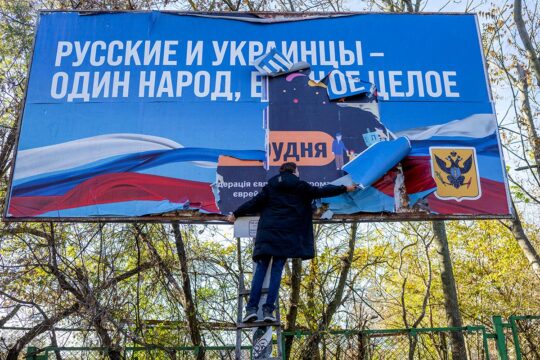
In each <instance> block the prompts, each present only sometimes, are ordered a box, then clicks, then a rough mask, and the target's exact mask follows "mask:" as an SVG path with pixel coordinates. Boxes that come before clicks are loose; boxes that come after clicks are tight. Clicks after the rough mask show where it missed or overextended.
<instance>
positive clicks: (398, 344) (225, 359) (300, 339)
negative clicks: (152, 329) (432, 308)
mask: <svg viewBox="0 0 540 360" xmlns="http://www.w3.org/2000/svg"><path fill="white" fill-rule="evenodd" d="M456 337H458V338H459V337H462V338H463V339H464V344H465V349H463V350H464V351H465V353H466V354H467V358H468V359H470V360H476V359H486V360H497V359H500V360H540V315H539V316H532V315H527V316H517V315H516V316H510V317H509V318H508V322H504V321H503V319H502V317H500V316H494V317H493V327H492V330H491V329H488V328H486V327H485V326H466V327H459V328H450V327H441V328H413V329H411V328H409V329H381V330H372V329H365V330H356V329H347V330H329V331H289V332H287V331H285V332H283V336H282V349H283V359H284V360H285V359H290V360H308V359H321V360H322V359H324V360H341V359H347V360H349V359H359V360H401V359H422V360H423V359H437V360H451V359H452V347H451V345H452V339H453V338H456ZM200 351H204V352H205V355H206V356H205V358H206V359H208V360H214V359H220V360H236V359H235V346H234V345H225V346H205V347H204V348H203V347H195V346H177V347H170V346H169V347H167V346H163V347H160V346H153V347H141V346H132V347H125V348H122V350H121V353H122V357H123V358H125V359H137V360H146V359H176V360H184V359H194V358H196V356H197V354H198V353H199V352H200ZM55 352H60V353H61V355H62V358H63V359H65V360H68V359H81V360H82V359H88V360H93V359H103V358H107V354H108V353H109V350H108V349H107V348H103V347H52V346H47V347H44V348H36V347H28V348H27V352H26V360H45V359H46V360H48V359H53V358H56V357H55V355H54V354H55ZM249 359H251V346H242V355H241V360H249Z"/></svg>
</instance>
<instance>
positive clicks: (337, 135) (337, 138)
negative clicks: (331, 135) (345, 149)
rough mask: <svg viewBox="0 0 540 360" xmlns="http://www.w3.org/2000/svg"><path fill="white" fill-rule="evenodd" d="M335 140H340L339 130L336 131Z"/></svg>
mask: <svg viewBox="0 0 540 360" xmlns="http://www.w3.org/2000/svg"><path fill="white" fill-rule="evenodd" d="M336 140H337V141H341V133H340V132H338V133H336Z"/></svg>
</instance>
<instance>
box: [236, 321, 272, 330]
mask: <svg viewBox="0 0 540 360" xmlns="http://www.w3.org/2000/svg"><path fill="white" fill-rule="evenodd" d="M264 326H281V323H280V322H279V321H274V322H264V321H254V322H249V323H236V328H237V329H248V328H256V327H264Z"/></svg>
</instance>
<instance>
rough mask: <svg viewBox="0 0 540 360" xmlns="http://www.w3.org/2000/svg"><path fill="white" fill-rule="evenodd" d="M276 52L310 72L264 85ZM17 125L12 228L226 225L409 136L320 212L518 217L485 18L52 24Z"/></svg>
mask: <svg viewBox="0 0 540 360" xmlns="http://www.w3.org/2000/svg"><path fill="white" fill-rule="evenodd" d="M404 29H407V33H408V34H411V33H412V34H417V35H418V36H416V37H415V39H414V40H409V39H406V38H404V37H403V36H402V35H401V34H403V31H404ZM272 51H274V52H275V53H278V54H281V55H282V56H283V57H284V58H286V59H287V61H290V63H297V62H301V61H303V62H305V63H308V64H309V67H308V68H302V69H301V70H297V71H293V72H290V73H285V74H282V75H278V76H265V75H263V74H261V73H260V72H259V70H258V69H257V68H256V67H255V66H254V65H256V61H257V59H259V58H261V57H262V56H264V55H265V54H268V53H271V52H272ZM359 81H361V83H362V84H370V87H369V91H367V92H364V93H362V94H361V95H359V96H348V89H350V87H351V86H355V85H354V84H355V83H360V82H359ZM336 94H337V95H336ZM340 94H342V95H340ZM340 96H342V97H340ZM19 125H20V126H19V138H18V143H17V152H16V159H15V166H14V171H13V174H12V179H11V183H10V188H9V198H8V201H7V204H8V205H7V207H6V209H5V214H4V216H5V218H6V219H7V220H85V221H92V220H103V219H115V220H120V221H121V220H143V219H147V220H156V219H158V220H159V219H161V218H163V219H167V220H170V219H171V218H175V219H179V220H182V219H184V220H186V219H188V221H205V220H210V219H216V218H219V216H217V215H219V214H226V213H228V212H230V211H232V210H234V209H235V208H236V207H237V206H238V205H239V204H241V203H242V202H244V201H246V200H248V199H250V198H252V197H253V196H255V195H256V194H257V193H258V192H259V191H260V189H261V187H262V186H264V185H265V183H266V181H267V180H268V179H269V178H270V177H271V176H273V175H275V174H276V173H277V172H278V168H279V165H280V164H281V163H283V162H285V161H294V162H296V163H298V165H299V167H300V173H301V178H302V179H304V180H306V181H309V182H310V183H312V184H314V185H319V186H321V185H325V184H329V183H338V184H339V183H344V182H346V181H351V176H352V175H353V174H349V173H348V171H347V165H348V164H349V163H350V162H351V161H352V160H355V159H357V160H358V161H359V162H361V161H362V159H363V157H362V156H363V154H365V150H366V149H368V148H370V147H371V146H373V145H375V144H377V143H379V142H383V141H391V140H392V139H396V138H398V137H403V136H404V137H406V138H407V141H408V142H409V144H410V152H409V153H408V155H407V156H406V157H405V158H404V159H400V160H401V161H400V162H399V163H396V164H394V163H392V164H391V166H390V168H391V169H390V170H389V171H386V168H384V169H385V170H384V171H383V172H381V173H380V174H378V173H377V171H378V170H380V169H383V164H382V163H384V162H385V161H383V162H382V163H381V165H380V166H379V164H378V163H376V164H372V165H373V166H371V165H370V166H369V169H370V170H369V171H373V172H374V173H377V174H378V175H377V177H379V175H380V178H378V180H377V181H375V182H373V183H372V184H370V186H367V187H365V188H364V189H363V190H361V191H358V192H356V193H352V194H346V195H342V196H339V197H335V198H331V199H322V200H321V201H318V202H317V205H318V206H319V209H320V210H319V213H323V212H324V213H325V214H326V215H325V217H326V218H333V219H343V218H346V219H352V220H361V219H374V218H377V219H383V220H384V219H392V220H400V219H402V220H408V219H430V218H486V217H505V216H509V215H510V213H511V210H510V206H509V196H508V186H507V183H506V174H505V169H504V166H503V161H502V156H501V149H500V142H499V138H498V131H497V121H496V118H495V113H494V107H493V103H492V98H491V95H490V90H489V85H488V83H487V76H486V70H485V65H484V60H483V55H482V48H481V42H480V37H479V32H478V26H477V20H476V17H475V16H474V15H455V14H430V15H412V14H411V15H409V14H406V15H403V14H342V15H334V16H304V17H294V16H289V17H287V16H281V15H280V16H278V14H273V15H272V14H265V15H264V16H258V15H256V14H243V15H241V16H235V15H231V14H225V15H223V14H199V13H170V12H132V13H130V12H122V13H95V12H91V13H84V12H82V13H81V12H42V13H41V15H40V18H39V23H38V26H37V30H36V38H35V44H34V53H33V59H32V64H31V70H30V72H29V79H28V87H27V94H26V98H25V103H24V111H23V114H22V116H21V121H20V124H19ZM389 149H390V148H389ZM388 151H389V152H390V153H389V154H388V159H392V155H393V154H392V153H391V152H392V150H388ZM398 160H399V159H398ZM398 160H396V162H397V161H398ZM394 165H396V166H394ZM384 166H388V164H384ZM352 179H353V180H354V176H352ZM329 214H330V215H329Z"/></svg>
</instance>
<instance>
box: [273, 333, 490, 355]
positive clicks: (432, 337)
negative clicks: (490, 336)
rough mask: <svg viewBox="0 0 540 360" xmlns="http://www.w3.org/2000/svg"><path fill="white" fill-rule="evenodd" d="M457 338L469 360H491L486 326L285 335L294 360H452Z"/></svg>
mask: <svg viewBox="0 0 540 360" xmlns="http://www.w3.org/2000/svg"><path fill="white" fill-rule="evenodd" d="M454 334H460V335H463V337H464V339H465V345H466V348H465V351H466V352H467V354H468V358H469V359H489V354H490V351H489V347H488V341H487V336H486V335H487V333H486V329H485V327H483V326H468V327H462V328H429V329H392V330H364V331H354V330H340V331H328V332H324V333H311V332H292V333H289V332H286V333H285V334H284V335H285V338H287V337H293V338H294V340H293V342H292V346H290V357H289V358H290V359H312V358H313V359H316V358H320V359H336V360H340V359H344V360H345V359H362V360H364V359H365V360H367V359H370V360H371V359H373V360H383V359H384V360H401V359H452V356H451V349H450V341H451V340H450V338H451V336H452V335H454ZM289 341H290V340H289ZM285 342H286V340H285ZM317 353H318V354H317Z"/></svg>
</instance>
